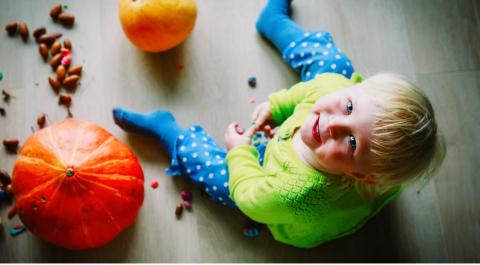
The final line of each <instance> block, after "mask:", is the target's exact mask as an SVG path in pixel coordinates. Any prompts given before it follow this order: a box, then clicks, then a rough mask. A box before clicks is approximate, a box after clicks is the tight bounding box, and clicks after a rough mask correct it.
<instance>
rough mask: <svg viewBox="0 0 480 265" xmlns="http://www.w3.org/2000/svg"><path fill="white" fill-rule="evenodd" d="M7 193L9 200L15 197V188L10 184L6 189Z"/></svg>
mask: <svg viewBox="0 0 480 265" xmlns="http://www.w3.org/2000/svg"><path fill="white" fill-rule="evenodd" d="M5 192H6V193H7V199H10V198H12V197H13V188H12V184H8V185H7V187H6V188H5Z"/></svg>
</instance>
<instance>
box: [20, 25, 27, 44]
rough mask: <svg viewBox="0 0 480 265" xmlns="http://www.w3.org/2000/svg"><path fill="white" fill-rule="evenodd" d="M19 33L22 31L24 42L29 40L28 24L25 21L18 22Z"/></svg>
mask: <svg viewBox="0 0 480 265" xmlns="http://www.w3.org/2000/svg"><path fill="white" fill-rule="evenodd" d="M18 33H20V36H21V37H22V40H23V42H26V41H27V40H28V26H27V24H25V23H23V22H22V23H20V24H18Z"/></svg>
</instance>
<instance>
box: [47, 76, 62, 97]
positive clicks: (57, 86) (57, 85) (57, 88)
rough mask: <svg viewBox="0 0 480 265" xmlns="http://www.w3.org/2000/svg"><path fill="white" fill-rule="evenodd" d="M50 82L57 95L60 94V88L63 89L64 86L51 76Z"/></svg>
mask: <svg viewBox="0 0 480 265" xmlns="http://www.w3.org/2000/svg"><path fill="white" fill-rule="evenodd" d="M48 82H49V83H50V86H51V87H52V89H53V91H55V94H58V92H60V88H62V84H61V83H60V81H58V79H57V77H56V76H49V77H48Z"/></svg>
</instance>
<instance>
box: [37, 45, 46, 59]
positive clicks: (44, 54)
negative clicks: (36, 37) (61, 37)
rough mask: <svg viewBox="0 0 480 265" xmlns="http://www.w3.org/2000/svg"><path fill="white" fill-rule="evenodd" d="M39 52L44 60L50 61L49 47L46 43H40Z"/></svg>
mask: <svg viewBox="0 0 480 265" xmlns="http://www.w3.org/2000/svg"><path fill="white" fill-rule="evenodd" d="M38 52H40V55H41V56H42V58H43V60H44V61H45V62H46V61H47V59H48V47H47V45H46V44H45V43H40V44H39V45H38Z"/></svg>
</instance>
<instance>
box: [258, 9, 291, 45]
mask: <svg viewBox="0 0 480 265" xmlns="http://www.w3.org/2000/svg"><path fill="white" fill-rule="evenodd" d="M291 3H292V0H269V1H268V3H267V5H266V6H265V7H264V8H263V10H262V12H261V13H260V16H259V17H258V20H257V25H256V26H257V31H258V32H260V34H262V35H265V36H267V37H268V34H269V31H270V30H271V28H272V27H271V22H272V21H273V20H274V19H278V16H289V12H290V5H291Z"/></svg>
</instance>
